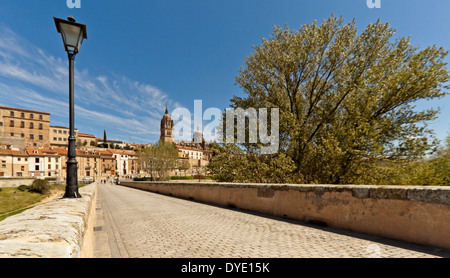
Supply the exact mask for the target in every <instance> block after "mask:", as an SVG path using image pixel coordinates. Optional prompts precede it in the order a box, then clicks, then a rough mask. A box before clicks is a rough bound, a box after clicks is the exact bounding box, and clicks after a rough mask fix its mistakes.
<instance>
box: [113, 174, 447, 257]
mask: <svg viewBox="0 0 450 278" xmlns="http://www.w3.org/2000/svg"><path fill="white" fill-rule="evenodd" d="M121 185H122V186H127V187H132V188H136V189H141V190H146V191H151V192H156V193H161V194H165V195H171V196H176V197H181V198H186V199H193V200H198V201H202V202H206V203H211V204H217V205H221V206H228V207H233V208H234V207H235V208H239V209H244V210H249V211H255V212H260V213H264V214H268V215H274V216H280V217H287V218H291V219H296V220H300V221H305V222H309V223H317V224H325V225H327V226H330V227H335V228H341V229H346V230H351V231H356V232H362V233H367V234H372V235H378V236H382V237H387V238H392V239H398V240H404V241H408V242H413V243H418V244H423V245H428V246H435V247H439V248H445V249H450V220H449V219H450V187H432V186H368V185H276V184H235V183H215V182H209V183H208V182H202V183H195V182H183V183H179V182H177V183H173V182H123V183H121Z"/></svg>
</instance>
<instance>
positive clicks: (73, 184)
mask: <svg viewBox="0 0 450 278" xmlns="http://www.w3.org/2000/svg"><path fill="white" fill-rule="evenodd" d="M68 57H69V129H70V131H69V133H70V134H69V151H68V154H67V157H68V160H67V184H66V193H65V195H64V198H81V195H80V193H79V192H78V175H77V169H78V162H77V159H76V157H77V152H76V149H75V141H76V139H75V104H74V62H75V53H70V52H69V53H68Z"/></svg>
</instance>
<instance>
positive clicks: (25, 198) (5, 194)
mask: <svg viewBox="0 0 450 278" xmlns="http://www.w3.org/2000/svg"><path fill="white" fill-rule="evenodd" d="M64 189H65V185H53V186H51V187H50V190H51V192H52V193H57V192H64ZM48 196H50V194H48V195H43V194H39V193H36V192H30V191H21V190H19V189H18V188H14V187H8V188H2V189H1V191H0V221H2V220H4V219H5V218H7V217H9V216H12V215H15V214H18V213H21V212H23V211H24V210H26V209H28V208H31V207H32V206H33V205H35V204H37V203H39V202H40V201H42V200H43V199H45V198H46V197H48Z"/></svg>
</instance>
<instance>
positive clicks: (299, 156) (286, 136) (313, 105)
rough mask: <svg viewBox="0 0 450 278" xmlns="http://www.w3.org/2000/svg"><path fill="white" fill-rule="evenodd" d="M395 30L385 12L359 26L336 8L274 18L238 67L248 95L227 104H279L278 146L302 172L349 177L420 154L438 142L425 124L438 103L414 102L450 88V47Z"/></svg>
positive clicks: (340, 179)
mask: <svg viewBox="0 0 450 278" xmlns="http://www.w3.org/2000/svg"><path fill="white" fill-rule="evenodd" d="M394 34H395V30H394V29H393V28H391V27H390V26H389V24H388V23H382V22H381V21H380V20H378V21H377V22H375V23H373V24H369V25H368V26H367V27H366V29H364V30H361V32H358V30H357V28H356V21H355V20H353V21H352V22H350V23H347V24H344V20H343V19H342V17H341V18H338V17H336V16H334V15H331V16H330V17H329V18H328V19H326V20H324V21H323V22H322V24H321V25H319V24H318V23H317V22H313V23H310V24H307V25H304V26H302V27H301V28H300V29H299V30H292V29H290V28H289V27H288V26H285V27H284V28H282V27H279V26H275V27H274V29H273V35H272V36H271V37H270V38H269V39H263V40H262V43H261V44H260V45H259V46H255V47H254V52H253V53H252V54H251V55H250V56H248V57H246V59H245V66H244V67H242V68H241V70H240V71H239V76H237V77H236V82H237V84H239V86H240V87H241V88H242V90H243V92H244V94H245V97H238V96H234V97H233V98H232V99H231V102H232V103H231V106H232V107H241V108H243V109H247V108H249V107H254V108H274V107H276V108H279V109H280V127H279V130H280V152H282V153H284V154H285V156H286V157H289V158H290V160H292V161H293V163H294V165H295V167H296V170H295V171H296V176H297V177H299V178H301V182H307V183H310V182H320V183H347V182H349V181H350V180H352V178H353V177H354V176H355V175H357V172H358V167H359V165H360V164H362V163H369V162H370V161H374V160H379V159H381V158H388V159H405V158H408V159H411V160H413V159H417V158H420V157H422V156H423V155H425V154H427V152H432V151H433V150H434V149H433V148H434V147H435V146H436V144H437V141H436V140H435V138H434V134H433V132H432V130H430V129H428V127H427V124H428V123H429V121H431V120H433V119H435V118H436V115H437V113H438V110H437V109H428V110H425V111H417V110H416V109H415V106H414V104H415V102H416V101H418V100H430V99H436V98H440V97H443V96H445V95H446V94H447V93H448V92H447V91H446V89H448V86H445V85H444V84H445V83H446V82H448V81H449V79H450V78H449V72H448V70H447V68H446V63H445V62H444V58H445V57H446V55H447V54H448V52H447V51H445V50H444V49H443V48H442V47H436V46H430V47H427V48H425V49H423V50H419V49H418V47H415V46H413V45H411V43H410V39H409V38H404V37H402V38H397V39H395V40H394ZM243 149H244V150H246V154H252V152H253V150H252V148H249V147H248V144H243ZM246 159H247V158H246ZM235 163H241V162H240V161H239V159H235V161H230V165H231V166H234V164H235ZM242 163H244V164H245V163H248V161H245V162H242ZM266 165H267V164H266ZM212 169H214V165H213V167H212ZM269 169H270V170H273V168H270V167H269ZM261 170H263V169H261Z"/></svg>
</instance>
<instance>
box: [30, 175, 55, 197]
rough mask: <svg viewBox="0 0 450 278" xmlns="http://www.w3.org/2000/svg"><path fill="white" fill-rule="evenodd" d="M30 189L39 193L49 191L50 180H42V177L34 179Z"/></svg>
mask: <svg viewBox="0 0 450 278" xmlns="http://www.w3.org/2000/svg"><path fill="white" fill-rule="evenodd" d="M30 191H32V192H36V193H39V194H47V193H49V192H50V186H49V184H48V180H41V179H37V180H34V181H33V183H32V184H31V187H30Z"/></svg>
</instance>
